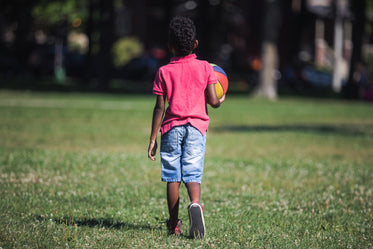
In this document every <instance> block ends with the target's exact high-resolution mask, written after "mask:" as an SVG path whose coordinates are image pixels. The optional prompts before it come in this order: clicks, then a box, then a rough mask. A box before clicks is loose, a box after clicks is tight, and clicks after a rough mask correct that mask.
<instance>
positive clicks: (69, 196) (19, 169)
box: [0, 91, 373, 248]
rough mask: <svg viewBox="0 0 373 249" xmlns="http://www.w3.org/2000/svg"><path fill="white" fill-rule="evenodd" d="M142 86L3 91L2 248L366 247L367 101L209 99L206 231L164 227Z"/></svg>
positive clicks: (371, 213) (371, 170)
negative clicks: (103, 90) (123, 91)
mask: <svg viewBox="0 0 373 249" xmlns="http://www.w3.org/2000/svg"><path fill="white" fill-rule="evenodd" d="M154 103H155V98H154V97H152V96H131V95H99V94H63V93H32V92H10V91H0V212H1V213H2V215H1V216H0V248H372V247H373V229H372V225H373V180H372V179H373V167H372V160H373V105H372V104H368V103H361V102H360V103H359V102H345V101H340V100H321V99H296V98H286V99H284V98H282V99H280V100H278V101H276V102H267V101H263V100H255V99H250V98H248V97H243V96H229V95H228V96H227V99H226V102H225V103H224V104H223V105H222V106H221V108H219V109H216V110H215V109H212V108H209V113H210V117H211V123H210V128H209V132H208V137H207V148H206V159H205V174H204V178H203V184H202V202H203V204H204V206H205V220H206V229H207V236H206V238H205V239H203V240H191V239H189V238H188V233H187V232H188V215H187V209H186V207H187V205H188V197H187V193H186V190H185V188H184V187H182V191H181V203H180V206H181V211H180V216H181V218H182V220H183V228H184V229H183V230H184V234H185V236H181V237H174V236H168V235H167V231H166V227H165V224H164V222H165V220H166V219H167V218H168V214H167V207H166V198H165V184H164V183H162V182H161V181H160V162H159V156H157V161H156V162H152V161H150V160H149V159H148V158H147V151H146V150H147V146H148V140H149V135H150V122H151V114H152V109H153V105H154Z"/></svg>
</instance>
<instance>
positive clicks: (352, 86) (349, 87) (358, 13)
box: [343, 0, 366, 98]
mask: <svg viewBox="0 0 373 249" xmlns="http://www.w3.org/2000/svg"><path fill="white" fill-rule="evenodd" d="M351 9H352V12H353V14H354V15H353V16H354V19H353V21H352V45H353V47H352V55H351V62H350V70H349V76H348V81H347V84H346V86H345V88H344V89H343V93H344V96H345V97H346V98H358V94H357V92H358V85H357V84H356V83H355V82H354V80H353V75H354V72H355V69H356V65H357V64H358V63H359V62H362V61H363V58H362V47H363V38H364V35H365V22H366V14H365V9H366V0H360V1H351Z"/></svg>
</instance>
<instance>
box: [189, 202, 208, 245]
mask: <svg viewBox="0 0 373 249" xmlns="http://www.w3.org/2000/svg"><path fill="white" fill-rule="evenodd" d="M203 212H204V209H203V206H202V205H201V204H199V203H197V202H193V203H191V204H190V205H189V207H188V213H189V236H190V237H191V238H192V239H194V238H199V239H202V238H203V237H204V236H205V233H206V228H205V219H204V218H203Z"/></svg>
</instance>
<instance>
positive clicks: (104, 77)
mask: <svg viewBox="0 0 373 249" xmlns="http://www.w3.org/2000/svg"><path fill="white" fill-rule="evenodd" d="M99 30H100V51H99V53H98V66H99V73H98V78H99V89H100V90H104V91H106V90H109V87H110V80H111V69H112V60H111V48H112V45H113V40H114V8H113V0H100V25H99Z"/></svg>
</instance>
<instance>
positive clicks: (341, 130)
mask: <svg viewBox="0 0 373 249" xmlns="http://www.w3.org/2000/svg"><path fill="white" fill-rule="evenodd" d="M211 130H213V131H217V132H253V133H256V132H303V133H318V134H334V135H341V136H364V135H371V134H373V125H371V124H369V125H352V124H348V125H343V124H341V125H328V124H310V125H307V124H294V125H287V124H285V125H226V126H219V127H215V128H211Z"/></svg>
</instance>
